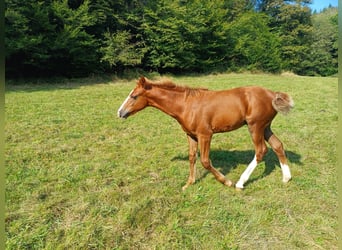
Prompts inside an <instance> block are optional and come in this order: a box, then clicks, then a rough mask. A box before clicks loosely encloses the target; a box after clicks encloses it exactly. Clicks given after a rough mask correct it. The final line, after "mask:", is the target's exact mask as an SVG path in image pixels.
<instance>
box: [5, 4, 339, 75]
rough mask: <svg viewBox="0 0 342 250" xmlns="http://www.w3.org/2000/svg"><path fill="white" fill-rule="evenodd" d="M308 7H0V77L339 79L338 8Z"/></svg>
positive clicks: (181, 5)
mask: <svg viewBox="0 0 342 250" xmlns="http://www.w3.org/2000/svg"><path fill="white" fill-rule="evenodd" d="M310 2H311V0H246V1H241V0H210V1H207V0H158V1H155V0H116V1H110V0H44V1H43V0H25V1H21V0H5V27H6V29H5V48H6V49H5V58H6V76H8V77H25V76H66V77H77V76H87V75H89V74H100V73H106V72H108V73H120V72H123V71H125V70H129V69H136V68H139V69H142V70H146V71H157V72H161V73H165V72H170V73H188V72H212V71H240V70H257V71H263V72H272V73H277V72H281V71H291V72H294V73H296V74H299V75H321V76H329V75H333V74H336V73H337V71H338V68H337V54H338V53H337V49H338V48H337V43H338V42H337V30H338V28H337V19H338V18H337V8H332V7H331V8H328V9H326V10H324V11H323V12H321V13H313V12H312V10H311V9H310V8H309V7H308V6H309V4H310Z"/></svg>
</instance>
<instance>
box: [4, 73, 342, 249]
mask: <svg viewBox="0 0 342 250" xmlns="http://www.w3.org/2000/svg"><path fill="white" fill-rule="evenodd" d="M172 79H173V80H174V81H175V82H176V83H178V84H182V85H189V86H194V87H196V86H201V87H209V88H210V89H227V88H232V87H236V86H243V85H260V86H264V87H267V88H271V89H273V90H279V91H285V92H287V93H289V94H291V95H292V97H293V99H294V101H295V108H294V109H293V111H292V113H290V114H289V115H287V116H281V115H278V116H277V117H276V118H275V120H274V122H273V131H274V132H275V134H277V136H278V137H279V138H280V139H281V140H282V141H283V143H284V146H285V149H286V152H287V155H288V158H289V165H290V168H291V171H292V175H293V179H292V181H291V182H289V183H288V184H283V183H282V182H281V179H282V175H281V170H280V168H279V163H278V160H277V158H276V156H275V154H274V153H273V152H272V151H271V150H269V152H268V154H267V155H266V157H265V161H264V162H262V163H261V164H260V165H259V166H258V168H257V169H256V170H255V172H254V173H253V174H252V176H251V178H250V180H249V181H248V182H247V184H246V188H245V190H244V191H242V192H237V191H235V189H233V188H228V187H225V186H223V185H221V184H220V183H219V182H217V181H216V180H215V179H214V177H213V176H212V175H211V174H208V173H207V172H206V171H205V170H204V169H203V168H202V166H201V165H200V162H199V161H198V162H197V182H196V183H195V184H194V185H192V186H191V187H189V188H188V189H187V190H186V191H185V192H182V191H181V187H182V186H183V185H184V184H185V182H186V180H187V177H188V171H189V170H188V165H189V164H188V160H187V159H188V156H187V152H188V148H187V140H186V136H185V134H184V132H183V131H182V129H181V128H180V126H179V125H178V123H177V122H176V121H175V120H173V119H172V118H171V117H168V116H166V115H165V114H163V113H162V112H160V111H158V110H155V109H152V108H148V109H145V110H144V111H141V112H140V113H138V114H136V115H135V116H133V117H131V118H129V119H127V120H120V119H118V118H117V117H116V112H117V109H118V107H119V106H120V104H121V103H122V102H123V100H124V99H125V98H126V96H127V94H128V93H129V91H130V90H131V89H132V88H133V87H134V82H135V80H132V81H124V80H115V81H110V80H108V81H103V82H99V81H98V80H96V84H93V83H92V80H91V79H87V81H86V82H85V83H82V82H81V81H80V80H79V81H70V82H68V81H63V82H61V83H56V84H52V85H48V84H40V85H34V84H25V85H20V86H15V85H9V86H7V90H6V94H5V98H6V99H5V102H6V125H5V136H6V144H5V157H6V209H7V212H6V224H5V226H6V237H7V242H6V244H7V249H337V177H336V164H337V151H336V144H337V141H336V138H337V121H338V115H337V78H313V77H298V76H273V75H262V74H257V75H253V74H221V75H210V76H193V77H172ZM94 82H95V80H94ZM211 145H212V146H211V149H212V150H211V154H210V156H211V159H212V162H213V164H214V166H215V167H217V168H218V169H220V170H221V171H222V172H223V173H224V174H225V175H226V176H227V177H229V178H230V179H232V180H234V181H237V180H238V178H239V176H240V175H241V173H242V172H243V171H244V170H245V168H246V166H247V164H248V163H249V162H250V161H251V160H252V158H253V155H254V151H253V145H252V142H251V139H250V137H249V133H248V130H247V128H246V127H243V128H241V129H239V130H236V131H233V132H230V133H224V134H217V135H215V136H214V138H213V141H212V144H211Z"/></svg>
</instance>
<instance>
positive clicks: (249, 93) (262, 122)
mask: <svg viewBox="0 0 342 250" xmlns="http://www.w3.org/2000/svg"><path fill="white" fill-rule="evenodd" d="M149 106H150V107H154V108H157V109H159V110H161V111H162V112H164V113H166V114H167V115H170V116H171V117H173V118H174V119H176V120H177V121H178V123H179V124H180V125H181V127H182V129H183V130H184V132H185V133H186V135H187V140H188V144H189V162H190V173H189V177H188V180H187V182H186V184H185V185H184V186H183V187H182V190H183V191H184V190H185V189H186V188H188V187H189V186H190V185H191V184H193V183H195V172H196V171H195V163H196V158H197V151H198V146H199V148H200V161H201V163H202V165H203V167H204V168H205V169H207V170H208V171H210V172H211V173H212V174H213V175H214V176H215V178H216V180H218V181H219V182H221V183H222V184H224V185H226V186H229V187H234V182H233V181H231V180H229V179H226V177H225V176H224V175H223V174H222V173H221V172H220V171H218V170H217V169H216V168H215V167H214V166H213V165H212V163H211V161H210V158H209V151H210V142H211V139H212V136H213V134H214V133H222V132H229V131H232V130H235V129H238V128H240V127H242V126H244V125H247V126H248V130H249V132H250V135H251V138H252V141H253V144H254V149H255V155H254V158H253V160H252V161H251V162H250V163H249V165H248V166H247V168H246V170H245V171H244V172H243V173H242V175H241V176H240V178H239V180H238V182H237V183H236V184H235V188H236V189H237V190H243V189H244V184H245V183H246V182H247V181H248V179H249V177H250V175H251V174H252V172H253V170H254V169H255V168H256V166H257V165H258V163H260V162H261V161H262V159H263V157H264V155H265V154H266V152H267V146H266V143H265V141H267V142H268V144H269V145H270V146H271V148H272V149H273V151H274V152H275V154H276V155H277V157H278V159H279V162H280V167H281V170H282V176H283V178H282V181H283V182H284V183H287V182H288V181H290V180H291V172H290V168H289V166H288V163H287V158H286V155H285V151H284V148H283V144H282V142H281V141H280V140H279V139H278V138H277V137H276V136H275V134H274V133H273V132H272V130H271V123H272V120H273V119H274V117H275V116H276V115H277V113H278V112H279V113H282V114H287V113H288V112H289V111H290V110H291V109H292V108H293V107H294V102H293V99H292V98H291V96H290V95H288V94H287V93H283V92H274V91H272V90H269V89H265V88H263V87H259V86H245V87H238V88H233V89H229V90H219V91H212V90H208V89H205V88H191V87H187V86H179V85H176V84H175V83H173V82H172V81H170V80H162V81H152V80H149V79H147V78H145V77H143V76H142V77H140V79H139V80H138V82H137V85H136V86H135V88H134V89H133V90H132V91H131V92H130V93H129V95H128V96H127V98H126V99H125V100H124V102H123V103H122V105H121V106H120V108H119V109H118V112H117V115H118V117H120V118H125V119H126V118H128V117H129V116H131V115H134V114H135V113H137V112H138V111H141V110H143V109H144V108H146V107H149Z"/></svg>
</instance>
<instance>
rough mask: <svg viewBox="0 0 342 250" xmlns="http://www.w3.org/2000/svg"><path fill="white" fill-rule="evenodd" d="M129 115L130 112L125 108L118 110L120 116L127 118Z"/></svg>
mask: <svg viewBox="0 0 342 250" xmlns="http://www.w3.org/2000/svg"><path fill="white" fill-rule="evenodd" d="M128 116H129V112H127V111H124V110H119V111H118V117H120V118H125V119H126V118H127V117H128Z"/></svg>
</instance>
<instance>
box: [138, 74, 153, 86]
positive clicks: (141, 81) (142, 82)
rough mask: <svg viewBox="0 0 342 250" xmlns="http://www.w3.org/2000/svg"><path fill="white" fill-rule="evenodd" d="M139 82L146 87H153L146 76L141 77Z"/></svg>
mask: <svg viewBox="0 0 342 250" xmlns="http://www.w3.org/2000/svg"><path fill="white" fill-rule="evenodd" d="M138 84H139V85H140V86H141V87H143V88H144V89H151V86H150V85H149V84H148V82H147V81H146V78H145V77H144V76H141V77H140V79H139V82H138Z"/></svg>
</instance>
